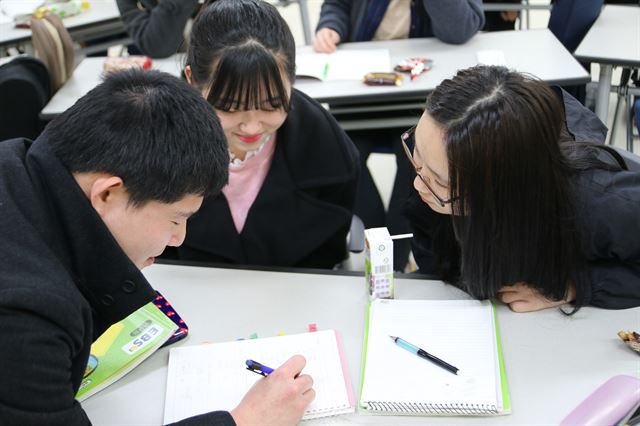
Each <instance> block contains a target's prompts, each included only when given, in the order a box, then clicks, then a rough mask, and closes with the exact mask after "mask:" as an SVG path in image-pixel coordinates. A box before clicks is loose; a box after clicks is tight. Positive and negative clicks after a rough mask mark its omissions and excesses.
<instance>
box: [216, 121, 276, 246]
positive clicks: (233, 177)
mask: <svg viewBox="0 0 640 426" xmlns="http://www.w3.org/2000/svg"><path fill="white" fill-rule="evenodd" d="M275 149H276V134H275V133H274V134H273V136H272V137H271V139H269V140H268V141H267V142H265V143H264V145H263V146H262V148H261V149H260V150H259V152H257V153H256V154H255V155H253V156H250V154H249V155H248V156H247V157H245V161H244V162H242V163H241V164H239V165H237V164H235V163H234V162H233V161H232V162H231V166H230V167H229V183H228V184H227V185H226V186H225V187H224V188H222V193H223V194H224V196H225V198H226V199H227V203H228V204H229V210H230V211H231V216H232V217H233V223H234V224H235V226H236V231H238V233H239V234H240V233H242V228H244V223H245V222H246V220H247V215H248V214H249V209H251V206H252V205H253V202H254V201H255V200H256V197H257V196H258V193H259V192H260V188H262V184H263V183H264V180H265V178H266V177H267V173H269V169H270V168H271V160H273V153H274V152H275Z"/></svg>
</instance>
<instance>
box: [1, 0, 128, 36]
mask: <svg viewBox="0 0 640 426" xmlns="http://www.w3.org/2000/svg"><path fill="white" fill-rule="evenodd" d="M89 3H90V8H89V10H86V11H83V13H81V14H79V15H76V16H71V17H69V18H65V19H63V20H62V22H63V23H64V26H65V27H66V28H67V29H68V30H69V33H70V34H71V36H72V38H73V39H74V40H79V39H80V40H82V39H84V38H85V37H86V36H87V35H88V34H94V35H106V34H114V33H118V32H123V31H124V25H123V24H122V20H121V19H120V11H119V10H118V6H117V5H116V2H115V0H90V2H89ZM30 39H31V30H30V29H25V28H15V27H14V24H13V23H12V22H8V23H3V24H0V46H8V45H14V44H19V43H22V42H24V41H28V40H30Z"/></svg>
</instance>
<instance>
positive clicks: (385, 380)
mask: <svg viewBox="0 0 640 426" xmlns="http://www.w3.org/2000/svg"><path fill="white" fill-rule="evenodd" d="M390 335H392V336H399V337H401V338H403V339H405V340H407V341H409V342H411V343H413V344H414V345H415V346H418V347H420V348H422V349H424V350H425V351H427V352H429V353H430V354H432V355H435V356H436V357H438V358H440V359H442V360H444V361H446V362H447V363H449V364H452V365H453V366H455V367H457V368H458V369H459V371H458V374H457V375H456V374H452V373H451V372H449V371H447V370H445V369H443V368H440V367H439V366H437V365H435V364H434V363H431V362H429V361H427V360H425V359H424V358H421V357H418V356H417V355H415V354H413V353H411V352H409V351H407V350H405V349H403V348H401V347H400V346H398V345H396V344H395V343H394V342H393V341H392V340H391V339H390V338H389V336H390ZM360 406H361V407H362V408H363V409H364V410H366V411H369V412H373V413H381V414H406V415H454V416H457V415H498V414H507V413H509V412H510V408H511V407H510V402H509V393H508V388H507V382H506V377H505V371H504V365H503V361H502V351H501V347H500V336H499V332H498V326H497V322H496V317H495V312H494V308H493V305H491V303H490V302H488V301H484V302H478V301H473V300H383V299H377V300H374V301H373V302H371V304H370V305H369V311H368V315H367V332H366V334H365V341H364V354H363V371H362V388H361V394H360Z"/></svg>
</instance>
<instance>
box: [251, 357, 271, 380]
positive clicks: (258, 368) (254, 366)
mask: <svg viewBox="0 0 640 426" xmlns="http://www.w3.org/2000/svg"><path fill="white" fill-rule="evenodd" d="M245 364H247V370H249V371H253V372H254V373H256V374H260V375H261V376H265V377H267V376H268V375H269V374H271V373H273V368H270V367H267V366H266V365H262V364H260V363H259V362H256V361H254V360H252V359H248V360H247V361H245Z"/></svg>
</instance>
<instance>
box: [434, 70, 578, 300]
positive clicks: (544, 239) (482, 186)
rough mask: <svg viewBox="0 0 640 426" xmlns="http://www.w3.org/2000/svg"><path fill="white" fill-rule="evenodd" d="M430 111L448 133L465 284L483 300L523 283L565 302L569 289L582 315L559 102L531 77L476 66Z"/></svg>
mask: <svg viewBox="0 0 640 426" xmlns="http://www.w3.org/2000/svg"><path fill="white" fill-rule="evenodd" d="M426 112H427V113H428V114H429V115H430V116H431V117H432V118H433V119H434V120H435V121H436V122H437V123H439V125H440V126H441V127H442V129H443V130H444V133H445V138H444V139H445V140H444V143H445V145H446V151H447V157H448V164H449V175H450V190H449V191H450V194H449V195H450V196H451V197H452V198H456V199H457V201H455V202H454V203H453V205H452V208H453V216H452V220H453V229H454V232H455V236H456V239H457V240H458V242H459V245H460V250H461V252H460V253H461V263H460V267H461V270H460V284H461V287H462V288H464V289H465V290H466V291H467V292H468V293H470V294H471V295H472V296H474V297H476V298H479V299H487V298H496V297H497V295H498V290H499V289H500V288H501V287H503V286H505V285H511V284H515V283H517V282H527V283H528V284H529V285H531V286H532V287H534V288H536V289H537V290H538V291H539V292H540V293H541V294H543V295H544V296H545V297H547V298H549V299H552V300H561V299H563V298H565V297H566V296H567V292H568V288H569V287H568V283H569V282H572V283H573V284H574V285H575V288H576V301H575V306H576V308H579V307H580V306H581V305H582V304H583V303H584V298H585V292H586V291H585V288H586V285H587V283H586V278H585V274H584V272H585V269H586V261H585V259H584V254H583V253H584V252H583V248H582V244H581V235H580V232H579V230H578V228H577V226H576V211H575V206H574V204H575V200H574V190H573V187H572V186H571V180H570V176H571V174H572V172H573V169H572V167H571V165H570V164H569V161H568V160H567V159H566V157H565V156H564V155H562V153H561V150H560V146H559V139H560V135H561V131H562V128H563V126H564V110H563V107H562V104H561V102H560V99H559V98H558V96H557V95H556V94H555V93H554V92H553V90H552V89H551V88H550V87H549V86H548V85H546V84H545V83H543V82H541V81H538V80H536V79H533V78H530V77H527V76H524V75H522V74H519V73H516V72H510V71H509V70H508V69H506V68H504V67H486V66H478V67H473V68H469V69H467V70H462V71H459V72H458V74H457V75H456V76H455V77H453V78H452V79H448V80H445V81H444V82H442V84H440V85H439V86H438V87H437V88H436V89H435V90H434V91H433V92H432V94H431V95H430V96H429V97H428V98H427V103H426Z"/></svg>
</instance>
